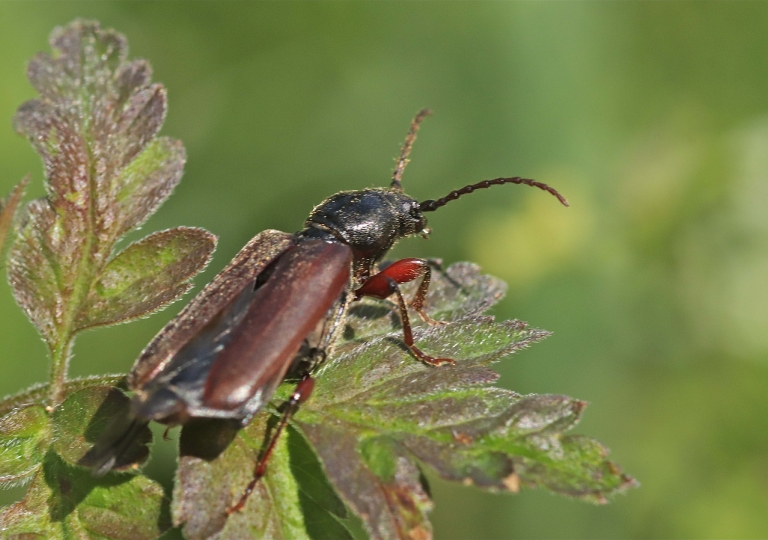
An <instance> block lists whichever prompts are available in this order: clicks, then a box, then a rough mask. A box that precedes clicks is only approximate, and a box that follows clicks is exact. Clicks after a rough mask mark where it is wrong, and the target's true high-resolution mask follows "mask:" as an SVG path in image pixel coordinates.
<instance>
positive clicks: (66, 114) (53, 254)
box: [9, 20, 211, 384]
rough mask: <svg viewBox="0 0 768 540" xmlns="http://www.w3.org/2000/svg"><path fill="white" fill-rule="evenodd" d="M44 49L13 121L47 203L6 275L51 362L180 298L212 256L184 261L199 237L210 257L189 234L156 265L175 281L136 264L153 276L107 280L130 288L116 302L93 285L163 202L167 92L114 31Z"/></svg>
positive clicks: (73, 30) (74, 28)
mask: <svg viewBox="0 0 768 540" xmlns="http://www.w3.org/2000/svg"><path fill="white" fill-rule="evenodd" d="M50 42H51V47H52V49H53V55H47V54H42V53H41V54H38V55H37V56H36V57H35V58H34V59H33V60H32V61H31V62H30V64H29V67H28V69H27V75H28V77H29V79H30V81H31V82H32V85H33V86H34V87H35V89H36V90H37V91H38V92H39V93H40V97H39V98H38V99H33V100H31V101H28V102H26V103H24V104H23V105H22V106H21V107H19V110H18V112H17V114H16V117H15V119H14V127H15V128H16V130H17V131H18V132H19V133H21V134H23V135H25V136H27V137H28V138H29V140H30V142H31V143H32V145H33V146H34V147H35V149H36V150H37V151H38V153H39V154H40V155H41V157H42V158H43V163H44V165H45V176H46V192H47V197H46V198H45V199H42V200H38V201H33V202H32V203H31V204H29V205H28V207H27V216H26V220H25V222H24V223H23V224H22V226H21V228H20V233H19V236H18V238H17V239H16V241H15V242H14V244H13V247H12V250H11V254H10V264H9V279H10V282H11V286H12V288H13V293H14V297H15V298H16V301H17V302H18V304H19V305H20V306H21V307H22V309H23V310H24V311H25V313H26V314H27V316H28V317H29V318H30V320H32V322H33V323H34V324H35V326H36V327H37V328H38V330H39V331H40V333H41V334H42V336H43V338H44V339H45V340H46V342H47V343H48V345H49V347H50V348H51V350H53V351H55V355H56V356H57V358H55V359H54V363H55V364H59V363H64V362H65V360H64V358H65V357H66V349H67V346H68V343H69V340H70V339H71V336H72V334H73V333H74V332H76V331H77V330H78V329H82V328H85V327H89V326H94V325H103V324H111V323H114V322H119V321H121V320H126V319H128V318H133V317H138V316H142V315H145V314H147V313H150V312H152V311H154V310H156V309H159V308H160V307H162V306H164V305H166V304H167V303H168V302H170V301H172V300H173V299H175V298H177V297H178V296H179V295H180V294H181V293H182V292H183V290H186V288H187V287H188V286H189V284H188V279H189V278H190V277H191V276H192V275H193V274H195V273H197V272H199V271H200V270H201V269H202V268H203V266H204V265H205V263H206V262H207V260H208V255H209V253H207V254H204V253H203V252H202V251H201V252H199V253H196V254H194V255H193V254H192V253H191V251H195V250H196V249H197V247H200V246H199V245H197V244H195V240H197V241H199V242H202V243H205V244H206V247H205V248H203V251H205V250H208V251H210V249H211V245H210V244H211V239H210V237H208V238H206V239H202V238H199V237H200V236H202V233H198V234H197V236H198V238H195V239H191V238H187V240H189V241H190V244H189V245H188V246H187V248H188V249H186V250H185V249H184V248H182V247H181V246H179V245H177V246H176V247H177V248H178V251H179V256H180V259H181V258H183V259H185V260H184V261H181V260H180V259H179V260H177V261H168V260H164V261H163V263H164V265H165V268H164V270H169V268H168V267H169V266H170V265H171V263H172V262H180V264H179V265H177V266H175V267H174V268H172V269H171V270H172V271H171V272H170V274H169V275H170V276H171V277H175V278H178V279H176V280H174V279H159V274H160V273H161V272H157V271H156V272H154V273H153V272H151V269H150V267H149V265H148V264H144V265H143V266H142V268H141V269H140V270H142V271H145V272H149V273H153V274H154V275H151V276H150V275H143V276H138V275H134V276H133V283H129V282H122V283H113V285H114V286H116V287H118V288H123V289H127V290H128V289H130V292H127V293H126V295H125V296H123V297H121V298H119V299H118V298H116V297H114V295H115V291H114V290H107V289H108V288H109V285H106V287H107V288H106V289H105V288H103V287H105V284H104V283H102V284H101V286H102V289H95V288H94V286H95V285H96V282H97V281H98V280H99V278H101V277H102V276H101V273H102V272H103V271H105V269H106V267H107V266H108V264H113V263H114V265H116V267H118V268H113V270H117V271H120V270H121V268H119V266H120V263H121V261H120V260H119V259H120V256H119V255H118V257H117V258H112V250H113V247H114V245H115V242H116V241H117V240H118V239H119V238H120V236H121V235H123V234H124V233H125V232H127V231H128V230H130V229H132V228H134V227H136V226H138V225H140V224H141V223H143V222H144V221H145V220H146V219H147V218H148V217H149V216H150V215H151V214H152V213H153V212H154V211H155V210H157V208H158V207H159V206H160V204H162V202H163V201H164V200H165V199H166V198H167V197H168V196H169V195H170V193H171V191H172V190H173V188H174V186H175V185H176V184H177V183H178V182H179V180H180V179H181V174H182V171H183V166H184V160H185V153H184V148H183V146H182V145H181V143H180V142H178V141H174V140H171V139H167V138H159V139H156V138H155V136H156V135H157V132H158V130H159V129H160V127H161V126H162V124H163V120H164V119H165V112H166V94H165V89H164V88H163V87H162V85H159V84H152V83H151V81H150V78H151V69H150V67H149V64H148V63H147V62H145V61H143V60H136V61H128V60H127V42H126V40H125V38H124V37H123V36H122V35H121V34H119V33H117V32H114V31H113V30H103V29H101V28H100V27H99V24H98V23H96V22H92V21H82V20H78V21H75V22H74V23H72V24H70V25H68V26H65V27H62V28H57V29H55V30H54V31H53V33H52V34H51V39H50ZM178 234H181V233H178ZM182 236H190V235H188V234H186V233H185V234H182ZM149 242H150V243H151V242H152V241H151V240H150V241H149ZM193 244H194V245H193ZM129 250H131V248H129ZM138 250H139V248H138V247H134V248H133V253H129V254H128V255H130V254H133V255H136V253H135V252H136V251H138ZM165 254H167V252H166V253H165ZM128 255H126V256H128ZM144 255H145V256H146V255H149V251H147V252H145V253H144ZM134 259H135V256H134ZM134 262H135V260H134ZM195 264H196V265H195ZM137 270H139V269H138V268H137ZM110 277H111V278H112V279H113V280H114V275H112V276H106V278H107V279H110ZM141 278H146V279H145V280H144V281H143V284H142V283H139V282H140V281H141ZM131 285H132V286H133V288H131V287H130V286H131ZM153 286H154V287H155V289H153V290H152V291H151V294H150V292H148V289H149V288H152V287H153ZM159 287H164V288H163V289H160V288H159ZM100 293H103V294H107V295H111V296H112V297H113V298H111V300H109V301H108V300H105V299H104V298H103V297H100ZM142 294H143V296H142V297H141V298H140V296H141V295H142ZM137 301H138V305H136V304H132V305H128V304H130V303H132V302H137ZM89 310H93V313H91V312H90V311H89ZM55 370H56V371H57V373H58V372H59V371H61V370H60V369H59V368H58V366H55ZM57 384H58V382H57Z"/></svg>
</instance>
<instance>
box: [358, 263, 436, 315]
mask: <svg viewBox="0 0 768 540" xmlns="http://www.w3.org/2000/svg"><path fill="white" fill-rule="evenodd" d="M388 278H391V279H394V280H395V282H396V283H408V282H410V281H415V280H417V279H419V278H422V279H421V283H420V284H419V288H418V289H417V290H416V294H415V295H414V297H413V300H411V307H412V308H413V309H414V311H416V313H418V314H419V316H420V317H421V320H423V321H424V322H425V323H427V324H429V325H431V326H435V325H439V324H446V323H444V322H443V321H436V320H435V319H433V318H432V317H430V316H429V315H427V312H426V311H425V310H424V301H425V300H426V298H427V291H428V290H429V283H430V280H431V279H432V269H431V268H430V263H429V261H427V260H426V259H414V258H410V259H401V260H399V261H395V262H393V263H392V264H390V265H389V266H387V267H386V268H385V269H384V270H382V271H381V272H379V273H377V274H375V275H373V276H371V277H370V278H369V279H368V280H367V281H366V282H365V283H363V285H362V286H361V287H360V288H359V289H357V290H356V291H355V298H356V299H360V298H361V297H363V296H373V297H375V298H380V299H382V300H384V299H386V298H387V297H388V296H390V295H392V294H394V292H395V291H394V290H393V289H392V288H391V287H390V286H389V284H388Z"/></svg>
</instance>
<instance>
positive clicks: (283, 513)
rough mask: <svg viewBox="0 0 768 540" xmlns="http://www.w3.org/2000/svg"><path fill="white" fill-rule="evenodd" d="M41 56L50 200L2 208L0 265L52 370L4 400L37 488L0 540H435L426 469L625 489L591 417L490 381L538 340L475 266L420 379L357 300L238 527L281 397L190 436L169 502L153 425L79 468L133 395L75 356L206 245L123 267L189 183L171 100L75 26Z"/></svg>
mask: <svg viewBox="0 0 768 540" xmlns="http://www.w3.org/2000/svg"><path fill="white" fill-rule="evenodd" d="M51 46H52V48H53V54H52V55H46V54H40V55H38V56H36V57H35V58H34V59H33V60H32V61H31V62H30V64H29V68H28V76H29V79H30V81H31V82H32V85H33V86H34V87H35V89H36V90H37V92H38V93H39V94H40V97H39V98H38V99H34V100H32V101H29V102H27V103H25V104H23V105H22V106H21V107H20V108H19V111H18V113H17V115H16V118H15V121H14V125H15V127H16V129H17V131H18V132H19V133H21V134H23V135H25V136H27V137H28V138H29V140H30V142H31V143H32V144H33V146H34V147H35V148H36V150H37V151H38V152H39V153H40V155H41V156H42V159H43V163H44V166H45V178H46V182H45V187H46V194H47V195H46V197H45V198H43V199H39V200H36V201H32V202H31V203H29V204H27V205H26V207H24V208H23V210H19V209H20V208H21V206H20V201H21V198H22V194H23V191H24V188H25V185H26V180H25V181H24V182H22V183H21V184H20V185H19V186H17V187H16V188H15V189H14V191H13V192H12V193H11V194H10V195H9V197H8V198H7V199H5V200H3V201H2V204H0V249H1V248H2V244H3V243H5V241H6V239H7V238H11V237H12V236H14V235H15V238H14V239H13V241H12V245H11V249H10V253H9V258H8V261H9V264H8V274H9V280H10V283H11V286H12V290H13V294H14V297H15V299H16V301H17V302H18V304H19V306H21V308H22V309H23V310H24V312H25V313H26V314H27V316H28V317H29V319H30V320H31V321H32V323H33V324H34V325H35V327H36V328H37V329H38V331H39V332H40V335H41V336H42V338H43V340H44V341H45V343H46V344H47V346H48V349H49V351H50V356H51V374H50V380H49V381H48V383H46V384H41V385H37V386H35V387H33V388H30V389H28V390H27V391H25V392H22V393H20V394H18V395H16V396H11V397H8V398H5V399H4V400H2V401H1V402H0V484H2V485H15V484H20V483H23V482H31V483H30V487H29V490H28V493H27V495H26V498H25V499H24V500H22V501H21V502H18V503H16V504H14V505H12V506H10V507H7V508H5V509H3V510H2V511H1V512H0V535H2V537H3V538H53V539H59V538H61V539H64V538H100V539H103V538H114V539H117V538H125V539H145V538H146V539H151V538H156V537H158V536H159V535H161V534H162V533H163V532H164V531H165V530H166V529H167V528H168V527H169V526H170V524H171V522H173V523H174V524H176V525H178V526H180V527H181V528H182V531H183V533H184V534H185V536H186V537H187V538H189V539H190V540H197V539H208V538H220V539H236V538H248V537H253V538H284V539H288V538H339V539H343V538H370V539H376V540H378V539H382V540H384V539H409V540H426V539H429V538H431V535H432V534H431V530H432V529H431V525H430V522H429V519H428V514H429V511H430V509H431V507H432V502H431V498H430V494H429V488H428V484H427V480H426V477H425V472H426V473H428V474H432V475H437V476H439V477H442V478H444V479H446V480H449V481H456V482H461V483H463V484H466V485H472V486H476V487H477V488H480V489H484V490H490V491H499V492H517V491H518V490H519V489H521V488H523V487H525V488H528V487H531V488H541V489H547V490H549V491H552V492H554V493H558V494H562V495H566V496H570V497H575V498H580V499H584V500H587V501H591V502H596V503H602V502H605V501H606V497H607V496H608V495H611V494H613V493H616V492H619V491H623V490H625V489H627V488H628V487H630V486H632V485H634V484H635V482H634V480H633V479H632V478H630V477H629V476H627V475H625V474H623V473H622V472H621V470H620V469H619V467H618V466H616V465H615V464H613V463H612V462H610V461H608V460H607V459H606V456H607V454H608V451H607V450H606V449H605V448H604V447H603V446H602V445H600V444H599V443H598V442H596V441H594V440H592V439H589V438H586V437H582V436H577V435H571V434H568V433H567V432H568V431H569V430H570V429H571V428H572V427H573V426H574V425H575V424H576V423H577V422H578V420H579V418H580V416H581V414H582V412H583V410H584V407H585V403H584V402H582V401H578V400H575V399H572V398H569V397H565V396H555V395H527V396H523V395H519V394H517V393H515V392H512V391H510V390H505V389H502V388H498V387H495V386H493V384H494V382H495V381H496V380H497V378H498V375H497V374H496V373H495V372H494V371H493V370H492V369H491V368H490V367H489V366H490V365H491V364H493V363H494V362H498V361H499V360H501V359H502V358H504V357H506V356H508V355H510V354H512V353H514V352H516V351H518V350H520V349H523V348H525V347H527V346H529V345H531V344H532V343H535V342H536V341H538V340H540V339H542V338H544V337H546V336H547V335H548V333H547V332H544V331H541V330H536V329H532V328H530V327H528V326H527V325H526V324H524V323H521V322H519V321H505V322H497V321H495V320H494V319H493V317H490V316H488V315H486V314H485V312H486V311H487V310H488V309H489V308H490V307H491V306H492V305H493V304H494V303H495V302H497V301H498V300H499V299H500V298H501V297H502V296H503V294H504V290H505V285H504V284H503V283H502V282H501V281H499V280H497V279H495V278H492V277H489V276H485V275H483V274H481V273H480V271H479V269H478V268H477V267H476V266H475V265H472V264H469V263H459V264H455V265H453V266H451V267H450V268H448V269H447V270H446V271H442V270H439V271H437V272H435V275H434V278H433V282H432V287H431V289H430V293H429V296H428V298H427V308H428V309H429V311H430V313H431V315H432V316H434V317H435V318H437V319H439V320H441V321H444V322H443V324H437V325H432V326H429V325H425V324H423V323H420V324H417V327H416V329H415V337H416V339H417V341H418V343H419V346H420V347H423V348H424V349H425V350H427V351H429V352H430V353H432V354H438V355H440V356H447V357H451V358H455V359H456V360H457V363H456V365H454V366H443V367H439V368H434V367H430V366H426V365H424V364H422V363H420V362H418V361H417V360H416V359H414V358H413V357H412V356H411V355H410V354H409V353H408V351H407V349H406V348H405V347H404V346H403V344H402V342H401V340H400V339H401V338H400V334H401V330H400V328H399V319H398V318H397V316H396V315H395V314H394V312H393V310H392V309H391V307H390V306H389V305H387V304H386V303H384V302H380V301H373V300H363V301H361V302H359V303H356V304H355V305H354V307H353V308H352V309H351V311H350V314H349V317H348V320H347V326H346V329H345V335H344V338H343V339H342V340H341V341H340V343H338V344H337V346H336V348H335V350H334V352H333V354H331V355H330V356H329V358H328V359H327V361H326V362H325V363H324V364H323V365H322V366H321V367H320V368H319V369H318V370H317V372H316V373H315V374H314V376H315V378H316V380H317V386H316V390H315V392H314V394H313V396H312V399H311V400H309V401H308V402H307V403H306V404H304V406H303V407H302V409H301V410H300V411H299V412H298V414H296V415H295V417H294V418H293V419H292V420H291V422H290V425H289V428H288V430H287V435H286V436H285V437H283V438H282V439H281V440H280V441H279V443H278V445H277V447H276V451H275V453H274V454H273V457H272V459H271V461H270V464H269V469H268V471H267V474H266V476H265V477H264V478H263V479H262V480H261V481H260V482H259V483H258V484H257V485H256V489H255V491H254V493H253V495H252V496H251V497H250V499H249V500H248V503H247V505H246V506H245V508H243V510H242V511H240V512H236V513H234V514H232V515H228V514H227V509H228V508H231V507H232V505H233V504H234V503H235V502H236V501H237V500H238V499H239V498H240V496H241V495H242V493H243V491H244V489H245V486H246V485H247V484H248V482H249V481H250V479H251V477H252V471H253V469H254V467H255V465H256V464H257V463H258V461H259V458H260V455H261V453H262V452H263V450H264V448H265V443H266V441H268V440H269V437H270V434H271V433H272V432H273V430H274V428H275V425H276V421H277V418H278V417H279V414H280V404H281V403H283V402H284V401H285V399H286V397H287V396H288V395H289V394H290V392H291V390H292V387H293V384H294V383H292V382H291V381H287V382H286V383H284V384H283V385H281V387H280V388H279V389H278V392H277V394H276V396H275V399H274V401H273V403H272V404H271V405H270V406H269V407H268V408H267V409H266V410H263V411H261V412H260V413H259V414H258V415H257V416H256V418H254V419H253V421H252V422H251V423H250V424H249V425H248V426H247V427H245V428H243V429H240V428H239V426H238V425H237V424H233V423H231V422H227V421H220V420H195V421H193V422H190V423H189V424H187V425H186V426H184V428H183V430H182V434H181V439H180V444H179V447H180V448H179V449H180V458H179V460H180V461H179V467H178V470H177V474H176V484H175V488H174V493H173V502H172V504H171V505H170V506H169V505H168V504H167V501H166V500H165V498H164V495H163V491H162V489H161V488H160V486H159V485H158V484H157V483H155V482H154V481H152V480H150V479H149V478H147V477H145V476H142V475H141V474H138V473H139V471H140V469H141V466H142V465H143V463H144V462H145V461H146V459H147V457H148V454H149V449H148V447H147V444H148V443H149V442H150V439H151V434H150V432H149V430H146V429H145V431H144V432H143V433H142V434H141V435H140V437H139V438H138V441H137V443H136V444H135V445H134V446H133V447H131V448H130V449H129V450H128V451H127V452H125V453H124V454H123V455H122V456H121V461H120V462H119V463H117V464H116V468H115V469H116V471H114V472H110V473H108V474H107V475H106V476H104V477H102V478H95V477H94V476H93V475H92V474H91V472H90V470H89V469H88V468H87V467H84V466H82V464H83V463H87V458H88V455H89V452H90V451H91V450H93V448H94V444H95V443H96V442H97V441H98V440H99V439H100V436H101V435H102V434H103V433H104V432H105V430H115V432H117V431H119V430H120V429H122V428H123V427H124V425H125V424H121V422H128V421H130V419H129V416H128V409H129V398H128V397H127V396H126V395H125V393H124V392H123V390H124V387H123V386H122V385H123V384H124V383H123V382H122V379H121V378H120V377H117V376H106V377H94V378H88V379H80V380H69V379H68V378H67V363H68V361H69V356H70V349H71V346H72V342H73V339H74V337H75V336H76V334H77V333H78V332H80V331H82V330H84V329H87V328H92V327H96V326H105V325H110V324H116V323H119V322H124V321H129V320H132V319H135V318H137V317H142V316H145V315H147V314H149V313H152V312H154V311H156V310H158V309H161V308H163V307H164V306H166V305H168V304H169V303H170V302H172V301H174V300H176V299H177V298H179V297H180V296H181V295H182V294H183V293H184V292H186V291H187V290H188V289H189V288H190V286H191V278H192V277H193V276H194V275H195V274H197V273H198V272H199V271H200V270H201V269H202V268H203V267H204V266H205V265H206V264H207V262H208V260H209V258H210V256H211V253H212V251H213V249H214V246H215V238H214V237H213V236H212V235H211V234H210V233H208V232H206V231H204V230H201V229H195V228H184V227H178V228H175V229H171V230H168V231H162V232H159V233H154V234H151V235H149V236H147V237H146V238H144V239H142V240H139V241H138V242H135V243H133V244H131V245H130V246H128V247H126V248H125V249H123V250H121V251H117V252H116V250H115V245H116V242H117V241H118V240H119V239H120V238H121V237H122V236H123V235H124V234H125V233H126V232H128V231H130V230H131V229H133V228H135V227H137V226H138V225H140V224H141V223H143V222H144V221H145V220H146V219H147V218H148V217H149V216H150V215H151V214H152V213H153V212H154V211H155V210H157V208H158V207H159V206H160V204H162V202H163V201H164V200H165V199H166V198H167V197H168V196H169V195H170V193H171V191H172V190H173V188H174V186H175V185H176V184H177V183H178V182H179V180H180V178H181V174H182V169H183V165H184V159H185V155H184V148H183V146H182V145H181V143H180V142H178V141H174V140H172V139H168V138H164V137H158V136H157V133H158V131H159V129H160V127H161V126H162V123H163V119H164V116H165V110H166V97H165V90H164V88H163V87H162V86H161V85H159V84H153V83H151V82H150V77H151V70H150V67H149V64H148V63H147V62H145V61H142V60H136V61H129V60H128V59H127V44H126V41H125V38H124V37H123V36H122V35H120V34H118V33H116V32H114V31H111V30H102V29H100V27H99V25H98V24H97V23H95V22H87V21H75V22H74V23H72V24H70V25H68V26H66V27H64V28H57V29H56V30H54V32H53V34H52V36H51ZM19 216H20V217H19ZM406 289H407V288H406ZM411 293H412V291H411Z"/></svg>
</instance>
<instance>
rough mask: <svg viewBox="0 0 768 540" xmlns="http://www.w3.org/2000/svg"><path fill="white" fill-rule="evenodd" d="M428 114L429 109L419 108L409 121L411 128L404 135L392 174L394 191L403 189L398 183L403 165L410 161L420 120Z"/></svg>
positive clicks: (429, 112) (401, 175)
mask: <svg viewBox="0 0 768 540" xmlns="http://www.w3.org/2000/svg"><path fill="white" fill-rule="evenodd" d="M430 114H432V111H431V110H430V109H421V110H420V111H419V114H417V115H416V118H414V119H413V122H411V129H410V130H409V131H408V135H406V137H405V142H404V143H403V149H402V150H400V157H399V158H398V160H397V166H396V167H395V172H394V174H392V184H391V189H392V190H394V191H403V186H402V185H401V184H400V180H402V178H403V171H404V170H405V166H406V165H408V162H409V161H410V160H409V159H408V156H409V155H410V153H411V148H412V147H413V141H415V140H416V132H417V131H419V125H420V124H421V121H422V120H424V118H425V117H427V116H429V115H430Z"/></svg>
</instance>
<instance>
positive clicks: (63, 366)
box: [48, 331, 74, 408]
mask: <svg viewBox="0 0 768 540" xmlns="http://www.w3.org/2000/svg"><path fill="white" fill-rule="evenodd" d="M63 334H64V335H63V336H62V339H59V340H58V343H57V344H56V346H55V347H54V348H53V349H52V350H51V375H50V386H49V389H48V401H49V406H50V407H51V408H54V407H56V406H57V405H58V404H59V403H61V402H62V401H63V400H64V397H65V390H66V384H67V371H68V367H69V351H70V349H71V347H72V338H73V337H74V336H73V335H72V333H71V332H68V331H67V332H64V333H63Z"/></svg>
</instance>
